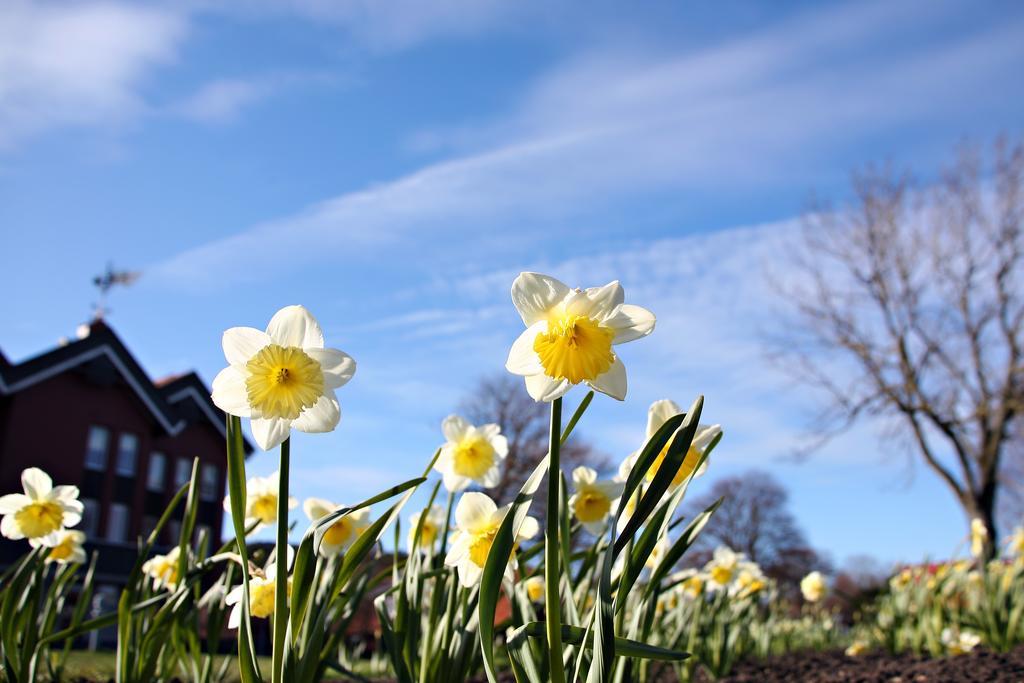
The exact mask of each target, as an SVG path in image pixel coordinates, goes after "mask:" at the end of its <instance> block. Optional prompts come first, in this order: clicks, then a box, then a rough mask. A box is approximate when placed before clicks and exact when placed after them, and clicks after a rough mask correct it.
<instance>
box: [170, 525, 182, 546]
mask: <svg viewBox="0 0 1024 683" xmlns="http://www.w3.org/2000/svg"><path fill="white" fill-rule="evenodd" d="M167 534H168V535H169V536H170V537H171V540H170V544H171V545H178V543H180V542H181V520H180V519H172V520H170V521H168V522H167Z"/></svg>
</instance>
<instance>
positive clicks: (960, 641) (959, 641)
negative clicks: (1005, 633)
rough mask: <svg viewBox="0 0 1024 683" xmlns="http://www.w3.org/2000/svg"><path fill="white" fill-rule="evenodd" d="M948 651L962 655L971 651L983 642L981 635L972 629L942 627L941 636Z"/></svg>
mask: <svg viewBox="0 0 1024 683" xmlns="http://www.w3.org/2000/svg"><path fill="white" fill-rule="evenodd" d="M940 640H941V641H942V645H943V646H944V647H945V648H946V652H948V653H949V654H951V655H962V654H966V653H968V652H970V651H971V650H973V649H974V648H975V647H977V646H978V644H979V643H981V636H979V635H978V634H977V633H971V632H970V631H959V630H957V629H955V628H950V627H946V628H944V629H942V635H941V636H940Z"/></svg>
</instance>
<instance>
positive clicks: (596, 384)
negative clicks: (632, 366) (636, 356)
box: [587, 356, 626, 401]
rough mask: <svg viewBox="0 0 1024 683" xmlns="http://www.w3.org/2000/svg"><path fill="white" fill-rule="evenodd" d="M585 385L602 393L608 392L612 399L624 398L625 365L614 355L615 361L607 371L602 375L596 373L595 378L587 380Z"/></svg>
mask: <svg viewBox="0 0 1024 683" xmlns="http://www.w3.org/2000/svg"><path fill="white" fill-rule="evenodd" d="M587 386H589V387H591V388H592V389H596V390H597V391H600V392H601V393H602V394H608V395H609V396H611V397H612V398H614V399H618V400H620V401H622V400H625V398H626V366H625V365H623V364H622V361H621V360H620V359H619V357H618V356H616V357H615V362H613V363H612V366H611V367H610V368H608V370H607V372H605V373H604V374H603V375H598V376H597V379H595V380H594V381H592V382H587Z"/></svg>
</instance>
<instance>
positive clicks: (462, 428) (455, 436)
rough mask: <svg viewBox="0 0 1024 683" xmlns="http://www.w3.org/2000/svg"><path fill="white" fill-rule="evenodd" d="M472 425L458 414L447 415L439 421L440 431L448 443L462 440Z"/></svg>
mask: <svg viewBox="0 0 1024 683" xmlns="http://www.w3.org/2000/svg"><path fill="white" fill-rule="evenodd" d="M472 426H473V425H471V424H469V422H467V421H466V419H465V418H463V417H461V416H459V415H449V416H448V417H446V418H445V419H444V422H442V423H441V433H442V434H444V438H445V439H446V440H447V441H448V442H449V443H458V442H459V441H461V440H462V437H463V436H465V434H466V432H468V431H469V430H470V429H471V428H472Z"/></svg>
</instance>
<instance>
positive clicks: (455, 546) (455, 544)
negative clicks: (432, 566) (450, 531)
mask: <svg viewBox="0 0 1024 683" xmlns="http://www.w3.org/2000/svg"><path fill="white" fill-rule="evenodd" d="M469 541H470V539H469V536H468V535H466V534H464V533H462V532H460V531H456V532H455V534H454V535H453V536H452V543H451V546H449V549H448V554H447V555H446V556H445V558H444V563H445V565H447V566H449V567H454V566H456V565H457V564H458V563H459V562H461V561H462V560H463V558H465V557H466V555H468V554H469Z"/></svg>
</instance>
